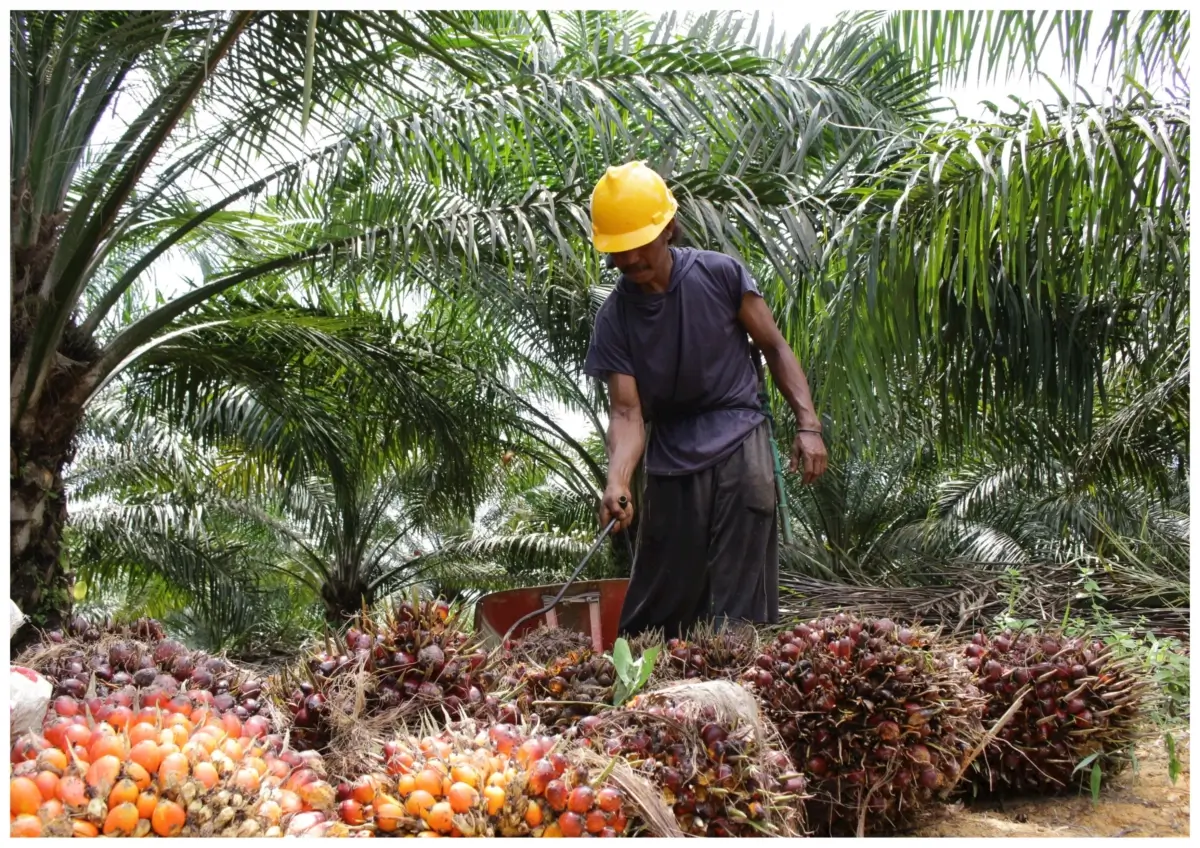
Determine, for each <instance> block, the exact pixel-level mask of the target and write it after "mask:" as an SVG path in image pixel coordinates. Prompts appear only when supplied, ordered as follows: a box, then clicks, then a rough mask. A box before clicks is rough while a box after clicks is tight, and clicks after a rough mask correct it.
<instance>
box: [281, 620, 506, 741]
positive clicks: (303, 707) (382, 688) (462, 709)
mask: <svg viewBox="0 0 1200 848" xmlns="http://www.w3.org/2000/svg"><path fill="white" fill-rule="evenodd" d="M487 661H488V655H487V653H486V652H485V651H483V650H482V649H481V648H480V647H479V646H478V645H476V644H475V642H474V641H473V640H472V638H471V637H470V635H469V634H467V633H466V632H465V630H464V629H463V627H462V626H461V622H460V621H459V620H458V619H457V618H455V617H454V616H452V615H451V611H450V606H449V604H447V603H446V602H445V601H442V600H434V601H422V602H414V601H405V602H403V603H401V604H399V605H397V606H395V607H393V608H391V609H389V610H387V611H385V612H384V613H383V614H382V616H380V617H379V618H378V619H375V620H372V619H371V618H370V617H367V616H364V617H362V618H361V619H360V621H359V622H358V624H357V625H356V626H354V627H351V628H349V629H348V630H347V631H346V634H345V636H344V638H343V641H342V644H341V645H334V644H327V645H326V650H324V651H322V652H321V653H318V654H317V655H315V656H313V657H311V658H310V659H309V660H308V661H307V663H306V668H305V672H306V674H304V675H303V676H304V677H307V678H308V679H307V680H305V681H304V682H301V683H299V684H298V685H296V686H295V687H294V688H293V689H292V692H291V695H290V697H289V698H288V701H287V706H288V708H289V710H290V712H291V714H292V719H293V727H294V729H293V734H294V735H295V736H296V738H297V741H298V742H302V743H304V744H306V745H309V746H310V747H312V748H314V749H319V748H320V747H321V746H322V745H324V744H326V743H327V742H328V741H329V738H328V731H329V728H328V726H327V721H326V718H327V714H328V705H327V702H328V700H329V698H331V697H339V692H340V691H342V690H344V689H345V688H346V687H345V686H344V685H343V684H344V683H345V681H346V680H347V679H348V678H351V677H358V676H362V677H363V678H364V680H365V684H366V685H365V691H364V694H365V704H364V708H365V711H366V714H368V715H378V714H380V713H385V712H389V711H392V710H397V709H402V708H411V709H412V710H413V711H414V712H419V711H421V710H426V709H427V710H431V711H433V712H434V713H435V714H441V712H442V711H445V713H447V714H448V715H449V716H450V717H451V718H459V717H463V716H467V715H474V714H475V713H476V712H478V711H482V710H483V709H484V708H485V707H488V706H490V707H492V708H493V709H498V708H499V703H498V702H497V701H495V699H494V698H491V699H490V700H489V699H488V698H487V697H486V696H485V693H486V692H487V690H488V684H487V682H486V681H487V680H489V679H491V678H490V677H488V676H486V675H485V674H484V672H485V671H486V665H487Z"/></svg>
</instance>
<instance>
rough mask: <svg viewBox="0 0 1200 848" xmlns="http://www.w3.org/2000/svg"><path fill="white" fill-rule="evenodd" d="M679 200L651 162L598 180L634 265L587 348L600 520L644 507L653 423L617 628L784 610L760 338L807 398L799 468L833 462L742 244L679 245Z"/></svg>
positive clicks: (606, 211) (792, 387)
mask: <svg viewBox="0 0 1200 848" xmlns="http://www.w3.org/2000/svg"><path fill="white" fill-rule="evenodd" d="M677 208H678V206H677V204H676V202H675V198H674V197H673V196H672V194H671V192H670V190H669V189H668V188H667V185H666V183H665V182H663V180H662V178H661V177H660V176H659V175H658V174H656V173H655V172H654V171H652V170H651V169H650V168H648V167H646V166H645V165H644V164H642V163H640V162H631V163H629V164H626V165H621V166H620V167H614V168H609V169H608V171H607V173H605V175H604V176H603V177H602V178H601V180H600V181H599V183H597V185H596V188H595V191H594V192H593V193H592V210H591V211H592V242H593V244H594V245H595V247H596V249H597V250H599V251H600V252H601V253H607V254H609V262H610V264H611V265H613V266H615V267H616V268H618V269H619V270H620V271H621V274H622V276H621V280H620V282H619V283H618V285H617V287H616V289H615V290H614V291H613V293H612V294H611V295H610V296H609V297H608V299H607V300H606V301H605V302H604V304H603V306H601V307H600V311H599V313H598V314H597V315H596V325H595V329H594V330H593V335H592V343H591V347H590V349H589V351H588V356H587V361H586V364H585V372H586V373H587V374H588V375H590V376H592V377H596V378H598V379H602V380H606V381H607V383H608V392H609V401H610V411H609V415H610V419H609V426H608V484H607V487H606V489H605V492H604V500H603V504H602V506H601V508H600V521H601V525H602V526H604V525H607V524H608V522H609V520H610V519H612V518H614V517H615V518H616V519H617V526H616V528H615V529H616V530H617V531H618V532H619V531H621V530H624V529H625V528H627V527H628V526H629V524H630V522H631V521H632V520H633V510H634V501H633V496H632V493H631V491H630V482H631V478H632V476H633V472H634V468H635V467H636V466H637V464H638V462H639V461H640V460H641V458H642V449H643V447H645V429H644V424H643V421H647V422H649V423H650V425H651V432H650V443H649V446H648V449H647V451H646V475H647V481H646V498H645V503H644V504H641V505H640V508H641V509H642V510H643V514H642V518H641V525H640V530H639V537H640V538H639V546H638V553H637V557H636V561H635V563H634V566H633V575H632V577H631V579H630V581H629V590H628V593H627V594H626V596H625V605H624V608H623V609H622V611H621V624H620V629H621V632H622V633H624V634H626V635H635V634H637V633H640V632H642V631H645V630H649V629H653V628H661V629H663V630H664V631H665V632H666V635H667V638H671V637H674V636H679V635H682V634H683V633H685V632H686V631H687V630H689V629H691V627H692V626H693V625H694V624H696V623H697V622H699V621H702V620H711V621H719V620H741V621H752V622H756V623H771V624H773V623H776V622H777V621H778V620H779V560H778V549H777V543H776V512H775V510H776V492H775V478H774V461H773V456H772V452H771V443H770V435H769V424H768V422H767V420H766V416H765V414H764V412H763V410H762V408H761V405H760V403H759V400H758V380H757V375H756V371H755V367H754V362H753V361H752V358H751V346H750V339H753V340H754V344H755V345H756V346H757V347H758V348H759V350H761V351H762V353H763V355H764V357H765V358H766V361H767V365H768V367H769V368H770V370H771V375H772V376H773V377H774V378H775V382H776V385H778V386H779V387H780V390H781V391H782V393H783V395H784V397H785V398H787V400H788V403H789V404H790V405H791V407H792V409H793V411H794V412H795V413H796V421H797V425H798V433H797V435H796V441H795V444H794V445H793V447H792V457H791V469H792V471H796V470H798V469H801V468H802V469H803V473H804V482H805V483H811V482H813V481H814V480H816V479H817V478H818V477H820V476H821V475H822V474H823V473H824V472H825V467H826V463H827V458H826V453H825V444H824V442H823V440H822V438H821V422H820V420H819V419H818V418H817V416H816V413H815V411H814V410H813V404H812V399H811V398H810V396H809V390H808V382H807V380H806V379H805V376H804V372H803V370H801V368H800V363H799V362H798V361H797V360H796V356H795V354H794V353H793V352H792V350H791V348H790V347H788V344H787V342H786V341H785V340H784V338H783V336H782V334H780V332H779V329H778V328H777V327H776V325H775V319H774V317H773V316H772V315H771V311H770V309H769V308H768V307H767V305H766V303H765V302H764V301H763V298H762V295H761V294H760V293H759V290H758V287H757V285H756V284H755V282H754V280H753V279H751V277H750V274H749V273H748V272H747V270H746V269H745V268H744V267H743V266H742V265H741V264H740V263H738V262H737V261H736V260H735V259H733V258H732V257H729V256H726V255H724V254H721V253H714V252H710V251H701V250H691V249H685V248H675V247H671V242H672V240H673V238H674V236H675V233H676V222H675V212H676V210H677ZM747 334H749V338H747ZM622 498H625V499H627V505H625V506H622V505H621V499H622Z"/></svg>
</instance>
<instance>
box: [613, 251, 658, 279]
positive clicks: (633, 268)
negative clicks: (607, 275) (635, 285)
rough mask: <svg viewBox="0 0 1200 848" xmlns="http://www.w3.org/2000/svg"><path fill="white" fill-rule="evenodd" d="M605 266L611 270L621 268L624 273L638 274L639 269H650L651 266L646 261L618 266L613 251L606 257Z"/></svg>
mask: <svg viewBox="0 0 1200 848" xmlns="http://www.w3.org/2000/svg"><path fill="white" fill-rule="evenodd" d="M604 267H606V268H608V270H610V271H612V270H613V269H616V268H620V270H621V272H622V273H624V274H636V273H638V272H639V271H649V270H650V266H649V265H647V264H646V263H644V262H639V263H638V264H637V265H625V266H618V265H617V259H616V257H615V256H613V254H611V253H610V254H608V255H607V256H606V257H604Z"/></svg>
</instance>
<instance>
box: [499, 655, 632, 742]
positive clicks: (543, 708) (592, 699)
mask: <svg viewBox="0 0 1200 848" xmlns="http://www.w3.org/2000/svg"><path fill="white" fill-rule="evenodd" d="M615 680H616V669H615V668H614V667H613V662H612V660H611V659H610V658H609V657H607V656H605V655H604V654H597V653H596V652H594V651H593V650H592V649H591V648H579V649H577V650H571V651H568V652H567V653H566V654H564V655H560V656H558V657H555V658H554V659H552V660H550V661H549V662H548V663H546V664H545V665H534V664H528V663H523V662H522V663H517V664H516V665H510V666H508V667H507V668H505V669H504V671H503V675H502V677H501V678H500V680H499V683H498V685H499V690H498V691H499V692H500V693H502V694H505V695H506V696H507V697H508V699H509V703H507V704H502V705H501V707H500V710H499V713H498V717H499V718H500V720H501V721H506V722H508V723H516V722H518V721H519V720H520V718H521V717H522V716H536V717H537V719H538V721H539V723H540V724H541V725H542V726H543V727H547V728H558V729H565V728H568V727H571V726H572V725H574V724H575V723H576V722H578V721H579V720H580V719H582V718H583V717H584V716H589V715H594V714H595V713H597V712H599V711H601V710H604V709H607V708H608V707H610V706H611V705H612V699H613V691H614V689H613V686H614V683H615Z"/></svg>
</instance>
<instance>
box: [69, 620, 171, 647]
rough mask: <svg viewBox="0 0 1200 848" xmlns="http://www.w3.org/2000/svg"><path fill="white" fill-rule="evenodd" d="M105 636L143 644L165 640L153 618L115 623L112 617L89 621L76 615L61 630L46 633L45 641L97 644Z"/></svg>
mask: <svg viewBox="0 0 1200 848" xmlns="http://www.w3.org/2000/svg"><path fill="white" fill-rule="evenodd" d="M105 636H124V637H127V638H130V639H139V640H141V641H143V642H157V641H159V640H160V639H165V638H167V632H166V630H165V629H164V628H163V626H162V623H161V622H158V621H156V620H154V619H153V618H139V619H137V620H136V621H117V620H114V619H113V617H112V616H111V615H110V616H105V617H103V618H94V619H89V618H85V617H84V616H81V615H77V616H75V617H74V618H72V619H71V620H70V621H68V622H67V623H66V624H65V625H64V626H63V628H62V629H60V630H51V631H48V632H47V633H46V637H45V639H46V641H47V642H49V643H50V644H57V645H61V644H62V643H64V642H66V641H67V640H69V639H75V640H78V641H82V642H99V641H100V640H101V639H102V638H104V637H105Z"/></svg>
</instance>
